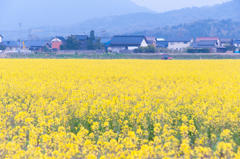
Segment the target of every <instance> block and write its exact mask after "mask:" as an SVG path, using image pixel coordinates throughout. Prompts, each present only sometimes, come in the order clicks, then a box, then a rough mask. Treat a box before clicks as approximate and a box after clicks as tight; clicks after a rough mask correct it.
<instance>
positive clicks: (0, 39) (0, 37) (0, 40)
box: [0, 35, 3, 43]
mask: <svg viewBox="0 0 240 159" xmlns="http://www.w3.org/2000/svg"><path fill="white" fill-rule="evenodd" d="M2 41H3V37H2V35H0V43H2Z"/></svg>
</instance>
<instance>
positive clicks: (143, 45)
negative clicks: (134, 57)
mask: <svg viewBox="0 0 240 159" xmlns="http://www.w3.org/2000/svg"><path fill="white" fill-rule="evenodd" d="M147 46H148V43H147V41H146V40H145V39H143V41H142V43H141V47H147ZM137 48H138V47H137Z"/></svg>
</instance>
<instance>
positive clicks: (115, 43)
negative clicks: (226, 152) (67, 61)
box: [0, 35, 240, 53]
mask: <svg viewBox="0 0 240 159" xmlns="http://www.w3.org/2000/svg"><path fill="white" fill-rule="evenodd" d="M74 36H75V37H76V39H78V40H79V41H80V42H81V47H80V50H86V49H87V40H88V38H89V37H88V36H87V35H74ZM100 39H101V43H102V44H104V46H105V47H106V49H107V50H108V51H109V52H113V53H133V52H134V50H135V49H138V48H139V47H147V46H148V45H153V46H155V47H156V48H157V49H158V48H166V49H169V50H175V51H179V52H183V51H184V50H186V49H187V48H191V49H196V50H197V49H209V52H211V53H225V52H226V51H227V47H228V46H235V48H236V53H239V49H240V40H234V39H231V38H219V37H198V38H196V39H193V38H192V37H184V36H179V37H171V38H168V39H164V38H155V37H145V36H141V35H126V36H123V35H118V36H113V37H111V38H110V37H100ZM66 40H67V39H66V38H65V37H63V36H56V37H54V38H52V39H51V40H49V41H24V42H19V41H3V37H2V36H1V35H0V45H4V46H5V50H4V52H19V50H25V51H30V52H33V51H34V52H44V51H45V50H46V49H47V50H51V51H54V52H57V51H59V50H60V47H61V45H63V44H65V43H66Z"/></svg>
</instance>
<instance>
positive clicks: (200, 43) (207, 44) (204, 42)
mask: <svg viewBox="0 0 240 159" xmlns="http://www.w3.org/2000/svg"><path fill="white" fill-rule="evenodd" d="M216 43H217V41H213V40H211V41H199V42H198V43H197V44H198V46H215V45H216Z"/></svg>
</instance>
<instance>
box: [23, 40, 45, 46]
mask: <svg viewBox="0 0 240 159" xmlns="http://www.w3.org/2000/svg"><path fill="white" fill-rule="evenodd" d="M46 44H47V45H49V44H48V43H47V42H45V41H27V42H26V43H25V46H27V47H43V46H44V45H46Z"/></svg>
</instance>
